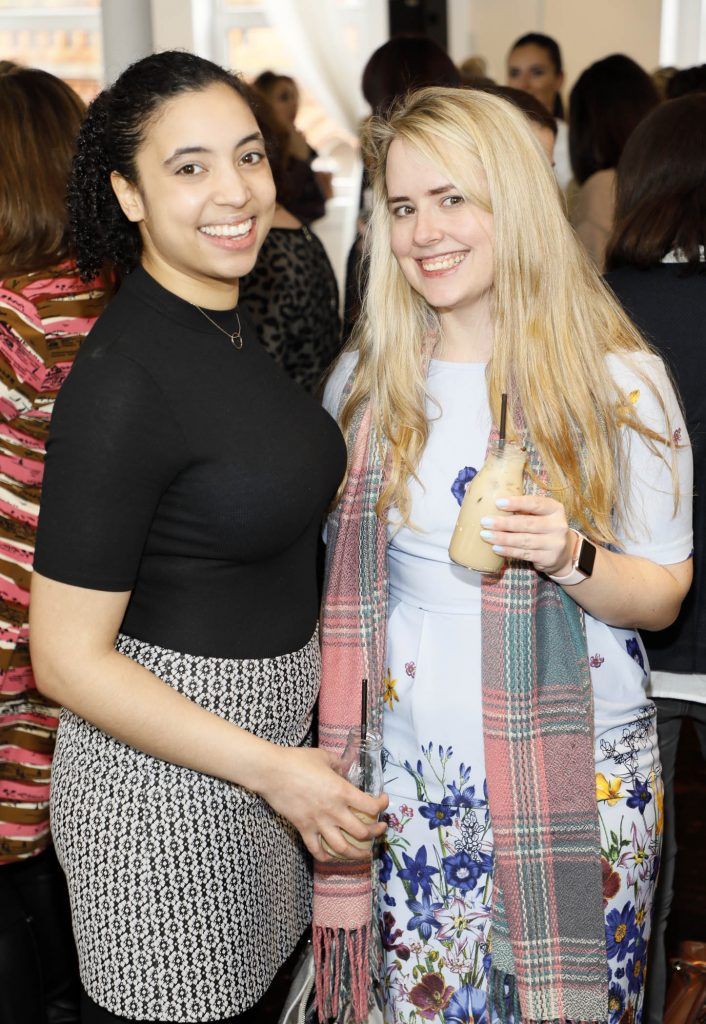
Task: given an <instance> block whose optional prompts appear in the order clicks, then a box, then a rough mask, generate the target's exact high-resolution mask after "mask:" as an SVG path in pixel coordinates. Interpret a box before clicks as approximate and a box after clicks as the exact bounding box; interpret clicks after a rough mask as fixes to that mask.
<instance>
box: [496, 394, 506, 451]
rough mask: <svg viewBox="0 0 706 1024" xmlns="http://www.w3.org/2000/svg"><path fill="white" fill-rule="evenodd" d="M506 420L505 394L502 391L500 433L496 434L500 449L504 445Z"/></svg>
mask: <svg viewBox="0 0 706 1024" xmlns="http://www.w3.org/2000/svg"><path fill="white" fill-rule="evenodd" d="M506 421H507V395H506V394H505V392H503V396H502V399H501V401H500V433H499V436H498V447H499V448H500V451H502V450H503V448H504V447H505V423H506Z"/></svg>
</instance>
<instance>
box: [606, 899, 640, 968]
mask: <svg viewBox="0 0 706 1024" xmlns="http://www.w3.org/2000/svg"><path fill="white" fill-rule="evenodd" d="M636 938H637V928H636V926H635V907H634V906H633V905H632V904H631V903H626V904H625V906H624V907H623V909H622V910H621V911H620V912H618V911H617V910H611V912H610V913H609V914H608V916H607V918H606V925H605V941H606V949H607V951H608V959H609V960H613V959H615V960H618V961H620V960H624V959H625V957H626V956H627V955H628V953H631V952H632V950H633V948H634V946H635V940H636Z"/></svg>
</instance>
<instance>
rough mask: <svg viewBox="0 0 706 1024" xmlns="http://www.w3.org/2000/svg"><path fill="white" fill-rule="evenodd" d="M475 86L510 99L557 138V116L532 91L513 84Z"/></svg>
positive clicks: (504, 98)
mask: <svg viewBox="0 0 706 1024" xmlns="http://www.w3.org/2000/svg"><path fill="white" fill-rule="evenodd" d="M473 88H476V89H479V90H480V91H481V92H490V93H492V94H493V96H499V97H500V98H501V99H503V100H508V101H509V102H510V103H512V105H513V106H515V107H519V108H520V110H521V111H522V113H523V114H525V115H526V116H527V117H528V118H529V119H530V121H534V123H535V124H538V125H540V126H541V127H542V128H548V129H549V131H550V132H552V134H553V135H554V137H555V138H556V134H557V130H558V129H557V124H556V118H555V117H554V115H553V114H550V113H549V111H548V110H547V108H546V107H545V106H544V104H543V103H540V102H539V100H538V99H536V98H535V97H534V96H532V95H531V94H530V93H528V92H525V91H524V89H515V88H513V87H512V86H511V85H476V86H474V87H473Z"/></svg>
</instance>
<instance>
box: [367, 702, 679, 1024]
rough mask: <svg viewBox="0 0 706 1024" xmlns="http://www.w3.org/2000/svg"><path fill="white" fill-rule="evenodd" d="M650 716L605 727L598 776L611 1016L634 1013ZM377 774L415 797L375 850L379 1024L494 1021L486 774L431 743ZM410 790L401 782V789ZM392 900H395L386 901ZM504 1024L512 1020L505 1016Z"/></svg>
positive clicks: (656, 786) (655, 834) (398, 810)
mask: <svg viewBox="0 0 706 1024" xmlns="http://www.w3.org/2000/svg"><path fill="white" fill-rule="evenodd" d="M651 729H652V713H651V711H650V710H647V711H644V712H640V714H638V716H637V717H636V719H635V720H634V721H633V722H630V723H629V724H628V725H626V726H624V727H621V728H620V729H619V730H615V731H614V732H612V733H609V734H607V738H606V739H604V740H603V743H602V744H601V750H602V752H603V754H604V760H603V761H602V762H601V769H602V770H601V771H600V772H597V774H596V798H597V800H598V810H599V819H600V822H601V834H602V837H603V842H602V844H601V845H602V850H601V855H602V856H601V864H602V869H603V893H604V904H605V915H606V916H605V922H606V952H607V958H608V983H609V1014H608V1024H620V1022H621V1019H622V1020H623V1021H625V1020H626V1018H625V1016H624V1015H625V1013H628V1014H629V1015H630V1020H631V1021H633V1022H635V1024H637V1022H638V1021H639V1020H640V1016H641V1007H642V1001H643V998H644V994H643V993H644V984H645V964H646V948H647V941H648V939H649V919H650V914H651V903H650V900H651V889H650V888H649V886H650V881H649V879H650V877H651V876H652V874H653V872H654V871H655V865H656V863H658V860H659V837H660V835H661V829H662V821H661V815H662V790H661V780H660V779H659V777H658V776H657V775H655V773H654V771H652V772H650V771H649V770H648V771H647V772H646V771H645V765H646V764H649V761H647V760H646V758H645V750H646V749H648V748H649V745H650V743H651V742H652V741H651V739H650V737H651ZM417 752H418V754H419V756H418V757H416V756H413V751H411V750H408V753H409V755H410V756H409V757H408V758H406V759H404V760H402V761H401V762H396V761H395V758H394V756H392V754H390V752H389V751H388V754H387V760H386V773H389V774H390V775H391V777H394V778H399V777H400V776H401V777H403V778H407V779H408V780H409V781H410V783H411V784H412V789H413V791H414V792H415V793H416V797H417V799H416V800H413V799H411V797H408V798H407V802H406V803H399V804H397V805H395V806H394V808H391V810H390V814H389V815H388V832H387V836H386V841H385V843H384V845H383V848H382V850H381V852H380V861H379V863H380V874H379V878H380V884H381V890H382V891H381V902H382V906H381V909H382V910H383V913H382V915H381V917H382V920H381V931H382V942H383V947H384V949H385V957H386V961H385V962H386V971H385V978H384V984H383V992H384V995H385V1003H386V1006H387V1007H389V1009H386V1011H385V1013H386V1016H385V1018H384V1019H385V1022H386V1024H423V1022H424V1021H434V1022H435V1024H498V1019H497V1017H496V1015H495V1014H493V1015H492V1018H491V1017H490V1015H489V1014H488V1011H487V984H488V983H487V975H488V971H489V969H490V960H491V953H490V942H491V935H490V904H491V896H492V874H493V843H492V831H491V823H490V818H489V810H488V792H487V783H486V781H485V779H484V777H483V775H482V774H480V775H479V773H478V772H475V771H474V770H473V768H472V766H470V765H468V764H467V763H460V764H459V763H458V762H455V761H454V755H453V750H452V749H451V748H450V747H448V746H444V745H443V744H438V743H434V742H432V741H428V742H427V743H425V744H423V745H421V746H420V747H419V748H417ZM407 791H408V792H409V790H407ZM395 904H396V905H395ZM508 1024H513V1021H512V1016H511V1015H509V1016H508Z"/></svg>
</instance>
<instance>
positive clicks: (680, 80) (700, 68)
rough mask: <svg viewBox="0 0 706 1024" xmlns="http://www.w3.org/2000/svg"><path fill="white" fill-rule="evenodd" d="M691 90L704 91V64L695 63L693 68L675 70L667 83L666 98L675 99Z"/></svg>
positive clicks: (705, 80) (705, 69)
mask: <svg viewBox="0 0 706 1024" xmlns="http://www.w3.org/2000/svg"><path fill="white" fill-rule="evenodd" d="M691 92H706V64H697V65H696V66H695V67H693V68H683V69H682V70H681V71H677V73H676V74H675V75H672V77H671V78H670V79H669V81H668V83H667V90H666V96H667V99H668V100H676V99H678V98H679V97H680V96H686V95H688V94H689V93H691Z"/></svg>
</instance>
